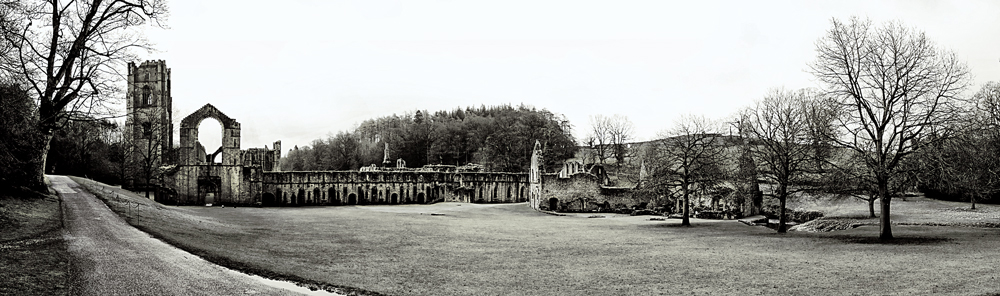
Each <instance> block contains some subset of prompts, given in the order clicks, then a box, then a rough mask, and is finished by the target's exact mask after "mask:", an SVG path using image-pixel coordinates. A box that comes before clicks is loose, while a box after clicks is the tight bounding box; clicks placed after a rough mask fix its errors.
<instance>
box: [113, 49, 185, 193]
mask: <svg viewBox="0 0 1000 296" xmlns="http://www.w3.org/2000/svg"><path fill="white" fill-rule="evenodd" d="M125 107H126V108H125V110H126V112H127V113H126V119H125V135H124V137H125V138H124V140H125V143H126V147H125V148H126V162H127V170H128V174H127V180H126V185H129V186H130V187H148V186H149V185H152V184H157V183H156V174H157V170H158V169H159V167H160V166H161V165H163V164H164V163H171V162H173V161H172V160H171V155H172V154H171V153H170V151H171V150H172V146H173V142H174V141H173V140H174V139H173V135H174V133H173V130H174V126H173V122H172V114H171V113H172V109H173V98H172V97H171V96H170V68H167V63H166V62H164V61H163V60H157V61H145V62H142V64H141V65H139V66H138V67H137V66H136V65H135V63H132V62H130V63H129V64H128V92H127V93H126V103H125Z"/></svg>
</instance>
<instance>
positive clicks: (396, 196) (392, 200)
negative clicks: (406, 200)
mask: <svg viewBox="0 0 1000 296" xmlns="http://www.w3.org/2000/svg"><path fill="white" fill-rule="evenodd" d="M389 203H390V204H397V203H399V194H396V193H395V192H394V193H392V195H391V196H389Z"/></svg>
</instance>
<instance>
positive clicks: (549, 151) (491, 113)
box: [282, 105, 577, 172]
mask: <svg viewBox="0 0 1000 296" xmlns="http://www.w3.org/2000/svg"><path fill="white" fill-rule="evenodd" d="M535 140H538V141H540V142H541V143H542V149H543V151H544V153H545V165H548V166H554V165H555V164H556V163H559V162H561V161H563V160H565V159H568V158H571V157H573V155H574V153H575V152H576V149H577V146H576V142H575V140H574V139H573V136H572V135H571V126H570V125H569V121H567V120H566V119H565V117H563V116H561V115H557V114H555V113H552V112H549V111H548V110H544V109H542V110H537V109H535V108H531V107H528V106H524V105H521V106H517V107H514V106H510V105H501V106H493V107H486V106H481V107H478V108H471V107H470V108H465V109H455V110H451V111H437V112H435V113H433V114H431V113H428V112H427V111H426V110H425V111H419V110H418V111H416V112H415V113H413V114H403V115H402V116H399V115H393V116H387V117H381V118H376V119H370V120H366V121H364V122H362V123H361V124H360V125H359V126H358V127H357V128H355V129H354V130H353V131H342V132H339V133H337V134H336V135H331V136H329V137H327V138H326V139H317V140H314V141H313V142H312V143H311V145H309V146H307V147H295V148H293V149H292V150H291V151H290V152H289V153H288V155H287V156H286V157H285V158H284V159H283V161H282V169H283V170H291V171H308V170H356V169H358V168H359V167H361V166H368V165H372V164H377V165H381V164H382V163H383V153H384V152H385V147H386V144H388V157H389V158H390V159H389V161H390V162H391V163H390V166H395V164H396V159H402V160H403V161H405V162H406V166H407V167H411V168H412V167H421V166H424V165H427V164H445V165H456V166H457V165H465V164H469V163H477V164H482V165H484V166H485V169H487V170H490V171H500V172H524V171H526V170H527V168H528V165H529V164H530V157H531V150H532V148H533V145H534V141H535Z"/></svg>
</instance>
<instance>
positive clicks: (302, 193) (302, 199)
mask: <svg viewBox="0 0 1000 296" xmlns="http://www.w3.org/2000/svg"><path fill="white" fill-rule="evenodd" d="M305 203H306V190H305V189H302V188H299V198H298V199H297V200H295V204H296V205H300V206H301V205H303V204H305Z"/></svg>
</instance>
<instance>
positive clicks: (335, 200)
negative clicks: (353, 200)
mask: <svg viewBox="0 0 1000 296" xmlns="http://www.w3.org/2000/svg"><path fill="white" fill-rule="evenodd" d="M326 197H328V198H330V204H332V205H335V206H339V205H340V197H338V196H337V188H333V187H330V188H329V189H327V190H326Z"/></svg>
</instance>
